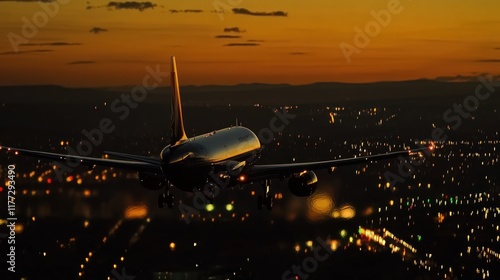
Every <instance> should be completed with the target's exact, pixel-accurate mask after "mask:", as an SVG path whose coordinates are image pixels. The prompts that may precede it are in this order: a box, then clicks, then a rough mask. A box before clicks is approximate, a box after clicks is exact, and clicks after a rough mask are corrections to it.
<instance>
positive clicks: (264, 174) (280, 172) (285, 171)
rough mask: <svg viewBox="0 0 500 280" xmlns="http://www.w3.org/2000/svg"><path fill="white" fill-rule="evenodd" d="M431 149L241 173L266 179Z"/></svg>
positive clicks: (257, 168)
mask: <svg viewBox="0 0 500 280" xmlns="http://www.w3.org/2000/svg"><path fill="white" fill-rule="evenodd" d="M433 149H434V146H430V147H426V148H418V149H413V150H404V151H398V152H391V153H386V154H378V155H372V156H364V157H353V158H345V159H334V160H325V161H312V162H297V163H284V164H267V165H253V166H251V167H250V168H249V169H248V170H247V171H246V172H243V173H244V175H245V177H246V179H245V181H259V180H266V179H276V178H285V177H288V176H289V175H291V174H293V173H299V172H302V171H304V170H319V169H329V168H332V167H338V166H346V165H354V164H359V163H364V162H371V161H378V160H384V159H390V158H397V157H399V156H408V155H411V154H416V153H419V152H422V151H426V150H433Z"/></svg>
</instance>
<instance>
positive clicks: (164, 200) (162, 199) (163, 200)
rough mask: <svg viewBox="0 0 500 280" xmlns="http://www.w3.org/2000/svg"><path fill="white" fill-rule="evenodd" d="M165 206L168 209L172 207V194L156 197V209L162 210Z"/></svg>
mask: <svg viewBox="0 0 500 280" xmlns="http://www.w3.org/2000/svg"><path fill="white" fill-rule="evenodd" d="M165 204H167V206H168V208H169V209H172V208H173V207H174V196H173V195H172V194H169V193H167V194H165V193H163V194H160V195H158V207H159V208H163V207H164V206H165Z"/></svg>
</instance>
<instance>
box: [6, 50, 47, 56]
mask: <svg viewBox="0 0 500 280" xmlns="http://www.w3.org/2000/svg"><path fill="white" fill-rule="evenodd" d="M52 51H53V50H30V51H18V52H2V53H0V55H11V54H25V53H46V52H52Z"/></svg>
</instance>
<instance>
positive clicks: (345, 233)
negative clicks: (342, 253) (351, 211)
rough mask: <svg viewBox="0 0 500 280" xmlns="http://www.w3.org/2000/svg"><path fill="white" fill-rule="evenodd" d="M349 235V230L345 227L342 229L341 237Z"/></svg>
mask: <svg viewBox="0 0 500 280" xmlns="http://www.w3.org/2000/svg"><path fill="white" fill-rule="evenodd" d="M346 236H347V230H345V229H343V230H341V231H340V237H342V238H345V237H346Z"/></svg>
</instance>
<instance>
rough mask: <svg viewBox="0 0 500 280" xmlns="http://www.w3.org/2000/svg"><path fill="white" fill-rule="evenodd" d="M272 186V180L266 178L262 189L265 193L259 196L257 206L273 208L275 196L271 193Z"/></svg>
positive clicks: (260, 208)
mask: <svg viewBox="0 0 500 280" xmlns="http://www.w3.org/2000/svg"><path fill="white" fill-rule="evenodd" d="M270 187H271V181H270V180H266V181H265V183H264V184H262V189H263V191H264V195H259V197H257V207H258V208H259V210H262V208H264V206H266V208H267V210H271V209H273V205H274V198H273V197H272V196H271V195H269V189H270Z"/></svg>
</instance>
